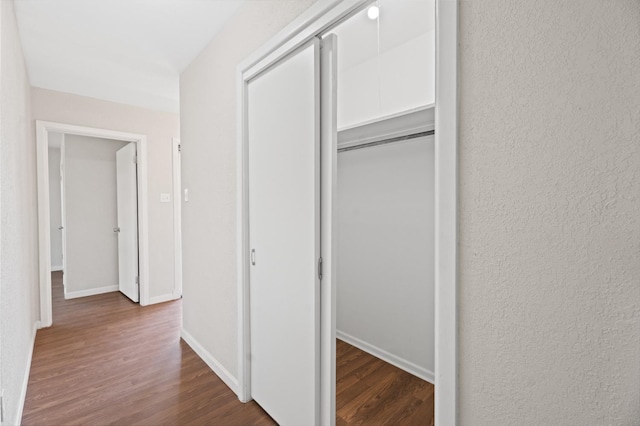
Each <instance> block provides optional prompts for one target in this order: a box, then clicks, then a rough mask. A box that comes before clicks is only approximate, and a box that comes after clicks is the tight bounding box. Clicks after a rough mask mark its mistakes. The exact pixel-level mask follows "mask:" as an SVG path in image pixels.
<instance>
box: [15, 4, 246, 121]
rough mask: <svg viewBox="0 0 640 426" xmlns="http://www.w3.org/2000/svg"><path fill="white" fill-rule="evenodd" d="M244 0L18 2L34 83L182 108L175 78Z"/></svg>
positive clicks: (168, 108) (170, 108)
mask: <svg viewBox="0 0 640 426" xmlns="http://www.w3.org/2000/svg"><path fill="white" fill-rule="evenodd" d="M242 2H243V0H16V2H15V4H16V6H15V7H16V17H17V20H18V27H19V31H20V37H21V41H22V46H23V50H24V55H25V60H26V63H27V70H28V73H29V78H30V80H31V84H32V85H33V86H36V87H42V88H46V89H52V90H58V91H62V92H68V93H74V94H78V95H83V96H89V97H93V98H98V99H104V100H109V101H114V102H120V103H125V104H130V105H136V106H140V107H144V108H150V109H155V110H162V111H171V112H178V110H179V89H178V86H179V75H180V72H182V71H183V70H184V69H185V67H186V66H187V65H188V64H189V63H190V62H191V61H192V60H193V59H194V58H195V57H196V56H197V55H198V54H199V53H200V51H201V50H202V49H203V48H204V47H205V46H206V45H207V43H208V42H209V41H210V40H211V39H212V38H213V37H214V36H215V35H216V33H218V32H219V31H220V30H221V29H222V28H223V26H224V24H225V22H226V21H227V20H228V19H229V18H230V17H231V16H232V15H233V14H234V12H235V11H236V10H237V8H238V7H239V6H240V5H241V4H242Z"/></svg>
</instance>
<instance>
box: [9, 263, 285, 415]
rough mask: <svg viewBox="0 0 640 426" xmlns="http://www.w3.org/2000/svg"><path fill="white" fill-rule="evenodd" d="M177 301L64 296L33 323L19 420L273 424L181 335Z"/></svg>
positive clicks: (57, 288)
mask: <svg viewBox="0 0 640 426" xmlns="http://www.w3.org/2000/svg"><path fill="white" fill-rule="evenodd" d="M180 309H181V303H180V301H175V302H167V303H162V304H159V305H153V306H146V307H140V306H139V305H137V304H134V303H132V302H130V301H129V300H128V299H127V298H125V297H124V296H122V295H121V294H120V293H117V292H116V293H107V294H101V295H97V296H91V297H83V298H79V299H71V300H64V297H63V293H62V280H61V274H59V273H54V275H53V322H54V323H53V324H54V325H53V326H52V327H51V328H47V329H42V330H38V334H37V337H36V344H35V348H34V354H33V363H32V365H31V374H30V376H29V385H28V387H27V398H26V402H25V407H24V413H23V417H22V424H23V425H72V424H77V425H106V424H119V425H136V424H144V425H162V424H166V425H186V424H208V425H213V424H219V425H247V424H251V425H257V424H260V425H262V424H264V425H267V424H268V425H272V424H275V423H274V422H273V420H271V418H270V417H269V416H268V415H267V414H266V413H265V412H264V411H263V410H262V409H261V408H260V406H258V405H257V404H256V403H254V402H251V403H248V404H243V403H241V402H240V401H239V400H238V398H237V396H236V395H235V394H234V393H233V392H232V391H231V390H230V389H229V388H228V387H227V386H226V385H225V384H224V383H223V382H222V381H221V380H220V379H219V378H218V377H217V376H216V375H215V374H214V373H213V372H212V371H211V370H210V369H209V367H207V365H206V364H205V363H204V362H203V361H202V360H201V359H200V358H199V357H198V356H197V355H196V354H195V353H194V352H193V351H192V350H191V348H190V347H189V346H188V345H187V344H186V343H184V341H182V340H180V318H181V313H180Z"/></svg>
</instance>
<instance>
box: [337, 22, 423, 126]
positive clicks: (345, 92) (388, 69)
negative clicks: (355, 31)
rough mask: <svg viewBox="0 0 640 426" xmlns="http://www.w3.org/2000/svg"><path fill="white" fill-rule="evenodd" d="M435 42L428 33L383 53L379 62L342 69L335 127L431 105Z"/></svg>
mask: <svg viewBox="0 0 640 426" xmlns="http://www.w3.org/2000/svg"><path fill="white" fill-rule="evenodd" d="M434 43H435V32H434V31H430V32H427V33H425V34H422V35H420V36H418V37H416V38H413V39H411V40H409V41H407V42H405V43H403V44H401V45H399V46H397V47H395V48H393V49H390V50H387V51H385V52H382V53H381V54H380V58H379V59H378V58H377V57H374V58H370V59H368V60H366V61H364V62H362V63H360V64H357V65H354V66H352V67H350V68H347V69H344V70H341V71H340V72H339V73H338V128H344V127H350V126H353V125H356V124H360V123H364V122H367V121H370V120H374V119H378V118H381V117H385V116H389V115H392V114H397V113H399V112H403V111H407V110H411V109H414V108H418V107H422V106H425V105H429V104H432V103H434V102H435V44H434ZM339 45H340V39H338V46H339ZM378 70H380V72H378Z"/></svg>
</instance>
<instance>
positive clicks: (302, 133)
mask: <svg viewBox="0 0 640 426" xmlns="http://www.w3.org/2000/svg"><path fill="white" fill-rule="evenodd" d="M319 44H320V43H319V40H318V39H313V40H312V41H311V42H310V43H308V44H307V45H306V46H305V47H303V48H302V49H300V50H298V51H296V52H293V53H292V54H291V55H289V56H287V57H286V58H284V59H283V60H282V61H280V62H279V63H277V64H276V65H274V66H273V67H272V68H270V69H268V70H267V71H265V72H264V73H262V74H260V75H259V76H257V77H256V78H255V79H253V80H252V81H250V82H249V83H248V87H247V99H248V143H249V188H250V189H249V222H250V225H249V226H250V247H251V250H252V251H251V264H252V266H251V268H250V327H251V338H250V352H251V396H252V397H253V398H254V399H255V400H256V401H257V402H258V403H259V404H260V405H261V406H262V407H263V408H264V409H265V410H266V411H267V412H268V413H269V414H270V415H271V416H272V417H273V418H274V419H275V420H276V421H277V422H278V423H279V424H283V425H303V424H308V425H311V424H316V423H318V419H319V397H320V395H319V377H320V370H319V368H320V365H319V361H320V311H319V308H320V291H319V290H320V279H319V277H318V271H317V262H318V260H319V257H320V210H319V209H320V191H319V190H320V180H319V178H320V170H319V158H320V157H319V153H320V151H319V148H320V129H319V116H320V108H319V107H320V98H319V87H320V80H319V79H320V69H319V64H320V61H319V59H320V58H319V50H320V49H319Z"/></svg>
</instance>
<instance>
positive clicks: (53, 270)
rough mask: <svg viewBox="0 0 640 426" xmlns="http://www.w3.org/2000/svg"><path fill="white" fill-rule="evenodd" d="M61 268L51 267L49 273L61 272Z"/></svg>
mask: <svg viewBox="0 0 640 426" xmlns="http://www.w3.org/2000/svg"><path fill="white" fill-rule="evenodd" d="M62 269H63V268H62V266H52V267H51V272H59V271H62Z"/></svg>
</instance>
